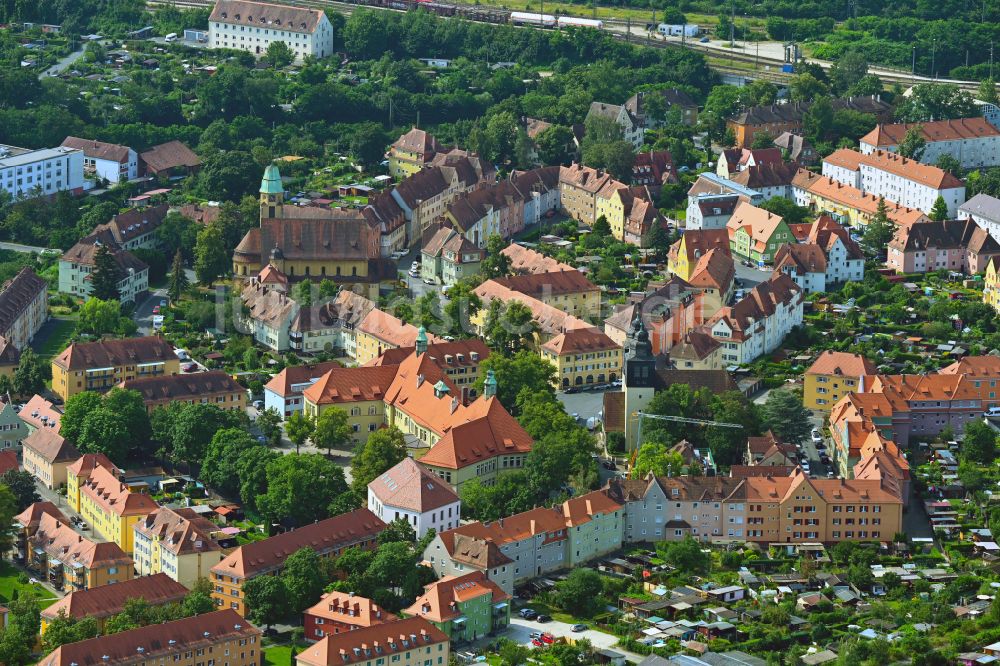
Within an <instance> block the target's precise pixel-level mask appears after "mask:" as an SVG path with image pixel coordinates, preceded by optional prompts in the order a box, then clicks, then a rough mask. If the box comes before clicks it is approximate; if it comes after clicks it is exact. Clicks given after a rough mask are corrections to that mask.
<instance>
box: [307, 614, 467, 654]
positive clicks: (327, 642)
mask: <svg viewBox="0 0 1000 666" xmlns="http://www.w3.org/2000/svg"><path fill="white" fill-rule="evenodd" d="M450 649H451V645H450V643H449V641H448V636H447V635H446V634H445V633H444V632H442V631H441V630H440V629H438V628H437V627H435V626H434V625H433V624H431V623H430V622H428V621H427V620H425V619H423V618H420V617H411V618H407V619H405V620H397V621H396V622H390V623H386V624H379V625H375V626H373V627H364V628H359V629H355V630H354V631H345V632H340V633H338V634H332V635H329V634H328V635H326V636H324V637H323V639H322V640H320V641H319V642H318V643H316V644H314V645H311V646H309V647H308V648H306V649H305V650H303V651H302V652H300V653H298V654H297V655H295V664H296V666H377V665H378V662H379V660H385V659H387V660H389V661H388V662H383V663H393V664H397V665H398V666H447V664H448V660H449V655H450Z"/></svg>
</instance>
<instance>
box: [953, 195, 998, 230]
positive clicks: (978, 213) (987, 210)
mask: <svg viewBox="0 0 1000 666" xmlns="http://www.w3.org/2000/svg"><path fill="white" fill-rule="evenodd" d="M958 219H960V220H972V221H973V222H975V223H976V224H978V225H979V226H980V227H982V228H983V229H985V230H986V232H987V233H988V234H989V235H990V236H992V237H993V239H994V240H996V241H1000V199H997V198H996V197H991V196H990V195H988V194H977V195H976V196H974V197H972V198H971V199H969V200H968V201H966V202H965V203H964V204H962V205H961V206H959V208H958Z"/></svg>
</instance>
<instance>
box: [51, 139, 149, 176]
mask: <svg viewBox="0 0 1000 666" xmlns="http://www.w3.org/2000/svg"><path fill="white" fill-rule="evenodd" d="M62 147H63V148H69V149H71V150H82V151H83V170H84V173H89V174H92V175H94V176H95V177H97V178H99V179H102V180H106V181H108V182H109V183H116V184H117V183H124V182H127V181H130V180H134V179H136V178H138V177H139V155H138V154H137V153H136V152H135V151H134V150H132V149H131V148H129V147H128V146H119V145H117V144H114V143H105V142H104V141H97V140H95V139H81V138H79V137H75V136H68V137H66V138H65V139H64V140H63V142H62Z"/></svg>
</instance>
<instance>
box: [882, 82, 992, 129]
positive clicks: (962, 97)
mask: <svg viewBox="0 0 1000 666" xmlns="http://www.w3.org/2000/svg"><path fill="white" fill-rule="evenodd" d="M975 115H977V109H976V105H975V102H974V101H973V99H972V95H970V94H969V93H967V92H965V91H964V90H962V89H960V88H959V87H958V86H957V85H954V84H950V83H920V84H918V85H915V86H913V88H912V89H911V91H910V95H909V96H908V97H905V98H904V99H902V100H901V101H900V103H899V105H898V106H897V107H896V119H897V120H899V121H900V122H904V123H920V122H928V121H931V120H951V119H954V118H967V117H970V116H975Z"/></svg>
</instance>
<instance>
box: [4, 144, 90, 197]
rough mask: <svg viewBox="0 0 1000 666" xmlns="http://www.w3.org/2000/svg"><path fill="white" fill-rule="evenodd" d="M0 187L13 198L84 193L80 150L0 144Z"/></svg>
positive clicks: (81, 153) (81, 152)
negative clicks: (33, 148) (61, 193)
mask: <svg viewBox="0 0 1000 666" xmlns="http://www.w3.org/2000/svg"><path fill="white" fill-rule="evenodd" d="M0 188H2V189H3V190H4V191H5V192H7V193H8V194H10V195H11V197H13V198H14V199H29V198H31V197H34V196H46V195H51V194H55V193H57V192H72V193H73V194H80V193H82V192H83V151H82V150H74V149H72V148H62V147H59V148H42V149H40V150H31V149H28V148H17V147H15V146H6V145H0Z"/></svg>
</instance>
